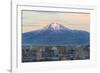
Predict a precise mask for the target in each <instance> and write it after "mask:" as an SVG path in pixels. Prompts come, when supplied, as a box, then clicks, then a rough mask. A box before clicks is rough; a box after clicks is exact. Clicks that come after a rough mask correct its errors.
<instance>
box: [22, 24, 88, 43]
mask: <svg viewBox="0 0 100 73" xmlns="http://www.w3.org/2000/svg"><path fill="white" fill-rule="evenodd" d="M89 43H90V34H89V32H86V31H81V30H72V29H69V28H67V27H65V26H63V25H61V24H58V23H51V24H49V25H48V26H46V27H44V28H43V29H40V30H35V31H30V32H25V33H22V44H33V45H69V44H72V45H73V44H89Z"/></svg>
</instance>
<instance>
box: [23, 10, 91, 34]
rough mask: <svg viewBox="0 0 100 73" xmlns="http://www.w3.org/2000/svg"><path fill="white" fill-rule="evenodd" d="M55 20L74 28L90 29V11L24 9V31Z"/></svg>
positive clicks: (41, 26)
mask: <svg viewBox="0 0 100 73" xmlns="http://www.w3.org/2000/svg"><path fill="white" fill-rule="evenodd" d="M53 22H57V23H59V24H62V25H64V26H65V27H68V28H70V29H73V30H74V29H75V30H84V31H88V32H89V31H90V14H89V13H76V12H75V13H72V12H46V11H45V12H44V11H22V32H29V31H34V30H37V29H41V28H43V27H45V26H47V25H48V24H51V23H53Z"/></svg>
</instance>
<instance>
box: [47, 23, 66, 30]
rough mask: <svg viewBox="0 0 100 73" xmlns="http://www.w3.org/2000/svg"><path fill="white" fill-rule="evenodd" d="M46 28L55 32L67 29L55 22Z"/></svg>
mask: <svg viewBox="0 0 100 73" xmlns="http://www.w3.org/2000/svg"><path fill="white" fill-rule="evenodd" d="M46 28H47V29H48V30H53V31H59V30H63V29H65V27H64V26H62V25H61V24H59V23H57V22H53V23H51V24H49V25H48V26H47V27H46Z"/></svg>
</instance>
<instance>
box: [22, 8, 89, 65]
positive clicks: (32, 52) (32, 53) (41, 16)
mask: <svg viewBox="0 0 100 73" xmlns="http://www.w3.org/2000/svg"><path fill="white" fill-rule="evenodd" d="M21 16H22V17H21V18H22V19H21V20H22V24H21V26H22V27H21V28H22V33H21V35H22V49H21V50H22V62H23V63H25V62H46V61H73V60H88V59H90V14H89V13H82V12H57V11H32V10H23V11H22V15H21Z"/></svg>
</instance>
